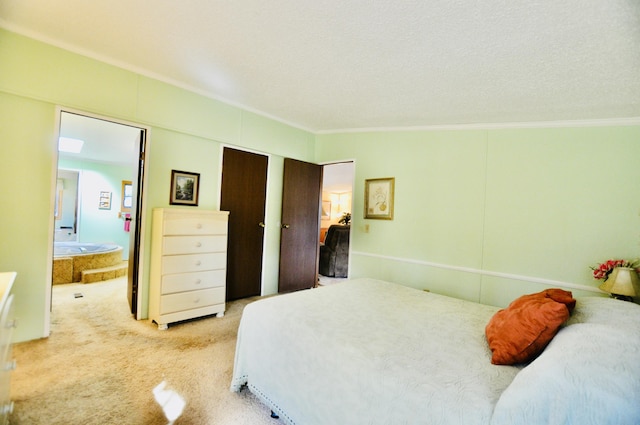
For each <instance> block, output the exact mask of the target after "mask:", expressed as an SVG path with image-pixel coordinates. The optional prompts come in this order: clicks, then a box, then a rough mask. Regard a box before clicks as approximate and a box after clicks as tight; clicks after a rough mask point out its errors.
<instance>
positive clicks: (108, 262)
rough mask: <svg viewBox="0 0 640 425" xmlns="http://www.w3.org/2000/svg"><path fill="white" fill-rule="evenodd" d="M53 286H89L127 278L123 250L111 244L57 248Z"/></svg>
mask: <svg viewBox="0 0 640 425" xmlns="http://www.w3.org/2000/svg"><path fill="white" fill-rule="evenodd" d="M54 252H56V253H55V254H54V258H53V284H58V283H72V282H82V283H91V282H99V281H102V280H108V279H114V278H116V277H120V276H124V275H126V274H127V262H126V261H123V260H122V247H120V246H118V245H114V244H82V243H76V244H70V243H64V245H61V244H56V247H55V248H54Z"/></svg>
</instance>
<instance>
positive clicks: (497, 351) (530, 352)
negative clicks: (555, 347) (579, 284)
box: [485, 289, 576, 365]
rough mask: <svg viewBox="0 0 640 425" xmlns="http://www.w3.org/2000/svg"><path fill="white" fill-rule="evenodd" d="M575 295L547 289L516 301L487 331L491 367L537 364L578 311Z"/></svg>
mask: <svg viewBox="0 0 640 425" xmlns="http://www.w3.org/2000/svg"><path fill="white" fill-rule="evenodd" d="M575 303H576V301H575V299H574V298H573V296H572V294H571V292H568V291H564V290H562V289H547V290H544V291H542V292H538V293H535V294H530V295H523V296H521V297H519V298H517V299H516V300H514V301H513V302H512V303H511V304H509V307H507V308H505V309H502V310H500V311H498V312H497V313H496V314H495V315H494V316H493V317H492V318H491V320H490V321H489V323H488V324H487V326H486V328H485V333H486V336H487V341H488V343H489V348H491V352H492V357H491V363H493V364H497V365H511V364H517V363H525V362H529V361H531V360H533V359H534V358H536V357H537V356H538V354H540V353H541V352H542V350H544V348H545V347H546V346H547V344H549V342H550V341H551V340H552V339H553V337H554V336H555V335H556V333H557V332H558V329H559V328H560V326H561V325H562V324H563V323H564V322H565V321H566V320H567V319H568V318H569V315H570V312H571V310H573V307H575Z"/></svg>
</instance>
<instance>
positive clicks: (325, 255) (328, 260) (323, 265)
mask: <svg viewBox="0 0 640 425" xmlns="http://www.w3.org/2000/svg"><path fill="white" fill-rule="evenodd" d="M349 230H350V226H341V225H338V224H333V225H331V226H329V230H327V235H326V237H325V239H324V244H322V245H320V265H319V272H320V274H321V275H323V276H328V277H347V273H348V271H349Z"/></svg>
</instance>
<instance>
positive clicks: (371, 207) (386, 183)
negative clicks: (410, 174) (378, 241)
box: [364, 177, 395, 220]
mask: <svg viewBox="0 0 640 425" xmlns="http://www.w3.org/2000/svg"><path fill="white" fill-rule="evenodd" d="M394 189H395V178H394V177H385V178H380V179H367V180H365V181H364V218H373V219H380V220H393V194H394Z"/></svg>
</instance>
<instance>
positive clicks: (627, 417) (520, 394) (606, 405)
mask: <svg viewBox="0 0 640 425" xmlns="http://www.w3.org/2000/svg"><path fill="white" fill-rule="evenodd" d="M576 308H578V306H576ZM636 312H637V313H640V309H638V310H637V311H636ZM627 320H632V321H634V322H635V321H636V320H640V315H634V316H631V317H627ZM636 324H637V323H636ZM491 424H492V425H514V424H527V425H536V424H545V425H567V424H576V425H578V424H580V425H588V424H593V425H606V424H612V425H613V424H615V425H626V424H628V425H638V424H640V326H635V327H634V326H617V324H616V323H613V324H611V325H607V324H600V323H577V324H573V325H570V326H566V327H564V328H563V329H561V330H560V331H559V332H558V334H557V335H556V336H555V338H554V339H553V340H552V341H551V343H550V344H549V345H548V346H547V348H546V349H545V350H544V352H543V353H542V354H541V355H540V356H539V357H538V358H537V359H536V360H534V361H533V362H531V364H529V365H528V366H527V367H525V368H524V369H522V370H521V371H520V372H519V373H518V375H516V377H515V379H514V380H513V382H512V383H511V384H510V385H509V387H507V389H506V390H505V391H504V392H503V393H502V395H501V397H500V399H499V400H498V403H497V404H496V407H495V409H494V413H493V418H492V420H491Z"/></svg>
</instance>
